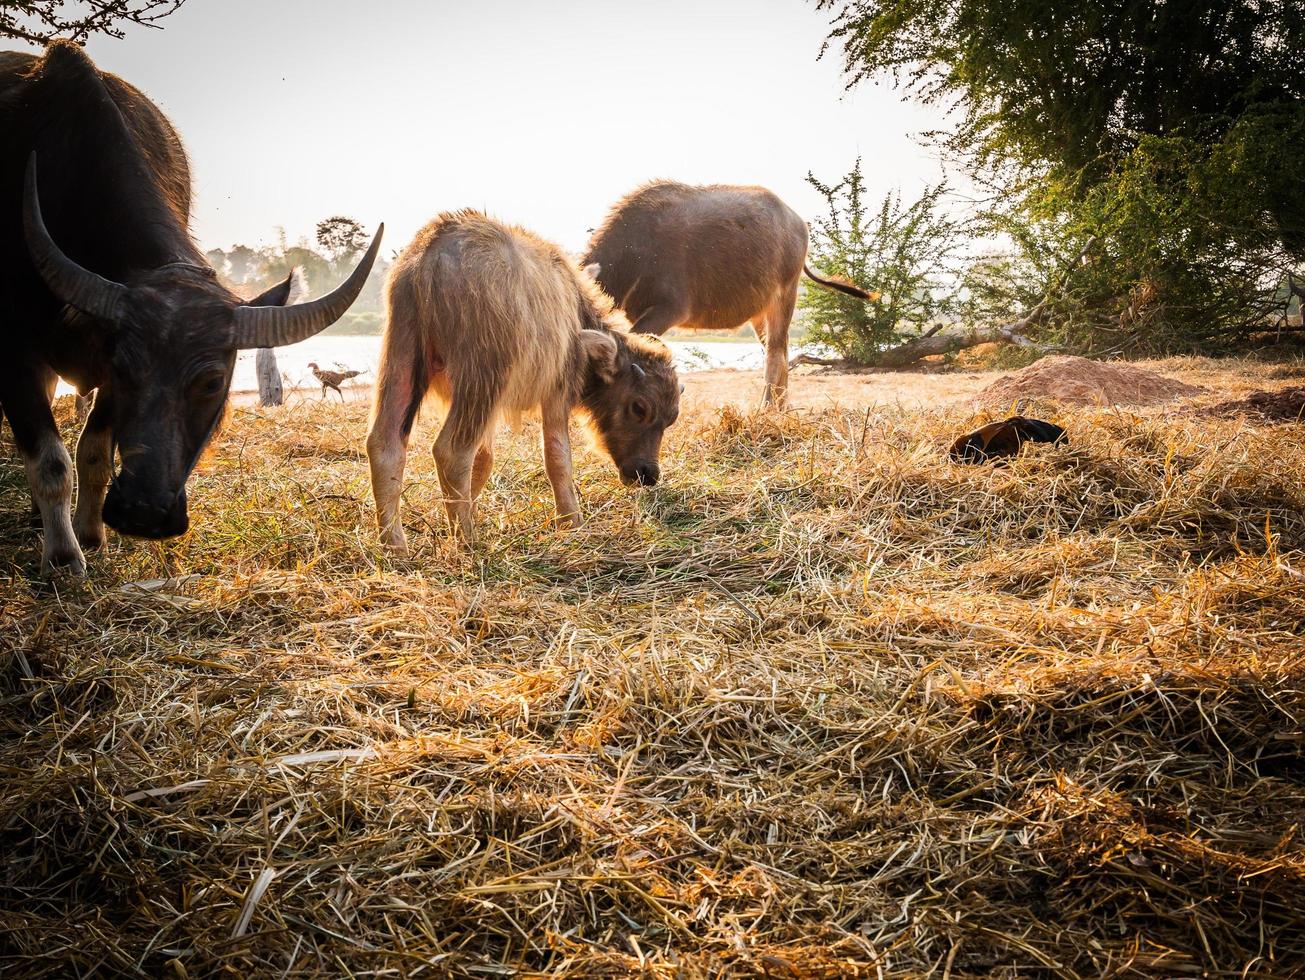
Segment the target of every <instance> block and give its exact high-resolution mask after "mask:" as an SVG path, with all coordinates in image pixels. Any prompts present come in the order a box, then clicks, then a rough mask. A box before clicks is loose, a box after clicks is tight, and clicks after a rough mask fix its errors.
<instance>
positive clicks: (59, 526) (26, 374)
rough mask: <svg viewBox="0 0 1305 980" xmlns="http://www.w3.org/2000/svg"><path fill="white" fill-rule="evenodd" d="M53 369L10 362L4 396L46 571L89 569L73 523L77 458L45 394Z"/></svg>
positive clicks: (0, 380)
mask: <svg viewBox="0 0 1305 980" xmlns="http://www.w3.org/2000/svg"><path fill="white" fill-rule="evenodd" d="M47 373H48V372H44V370H43V369H42V368H40V367H38V366H36V365H33V364H31V363H30V362H28V363H21V364H14V363H11V364H10V365H8V369H7V370H5V371H4V374H3V377H0V402H3V403H4V406H5V414H7V415H8V416H9V426H10V428H11V429H13V433H14V442H15V443H17V445H18V451H19V452H20V453H21V454H22V457H23V463H24V467H25V469H26V471H27V483H28V485H29V486H30V487H31V488H32V498H33V500H34V501H35V503H36V507H37V509H38V510H39V511H40V514H41V527H42V529H43V530H44V532H45V533H44V537H45V541H44V547H43V549H42V554H41V571H42V572H43V573H49V572H51V571H53V570H54V569H56V568H68V569H71V570H72V571H73V572H74V573H76V574H78V575H82V574H85V572H86V560H85V559H84V558H83V557H82V552H81V549H80V548H78V547H77V539H76V538H75V537H74V536H73V529H72V517H71V509H72V460H71V459H70V458H69V457H68V450H67V449H66V448H65V447H64V444H63V440H62V439H60V438H59V429H58V427H57V426H56V425H55V424H54V414H53V413H52V412H51V411H50V401H49V398H48V397H47V394H46V384H45V382H46V380H47V377H46V375H47Z"/></svg>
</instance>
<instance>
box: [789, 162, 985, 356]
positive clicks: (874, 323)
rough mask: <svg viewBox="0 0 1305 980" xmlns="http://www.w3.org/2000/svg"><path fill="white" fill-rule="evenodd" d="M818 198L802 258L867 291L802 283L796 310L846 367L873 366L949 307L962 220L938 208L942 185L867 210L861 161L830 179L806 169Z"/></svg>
mask: <svg viewBox="0 0 1305 980" xmlns="http://www.w3.org/2000/svg"><path fill="white" fill-rule="evenodd" d="M807 182H808V183H809V184H811V186H812V187H814V188H815V189H816V190H817V191H819V192H820V194H821V196H823V197H824V198H825V201H826V204H827V207H828V213H827V214H826V215H825V216H824V217H822V218H818V219H816V220H815V221H813V222H812V224H811V243H810V246H809V255H810V261H811V263H812V264H813V265H814V266H815V267H816V268H817V269H819V270H820V271H821V272H823V273H826V274H830V275H834V276H842V277H846V278H848V279H851V280H852V281H853V282H856V283H861V284H863V285H865V286H866V287H867V288H871V289H874V290H875V291H876V292H878V293H879V294H880V295H879V297H878V298H877V299H873V300H869V301H862V300H860V299H857V298H856V297H852V296H847V295H845V294H843V293H837V292H833V291H830V290H825V289H817V288H807V289H805V290H804V292H803V298H802V309H803V315H804V318H805V319H806V320H807V322H808V323H809V327H808V332H807V339H808V340H809V341H813V342H815V343H818V344H822V345H824V346H827V347H830V348H832V349H833V350H835V351H837V352H838V353H839V354H840V355H841V356H842V357H843V359H844V360H846V361H848V362H850V363H853V364H874V363H877V362H878V361H879V360H880V359H881V357H882V356H883V354H884V352H885V351H888V350H889V349H891V348H893V347H895V346H896V345H898V344H901V343H903V342H905V341H906V340H907V339H909V333H910V332H914V333H916V334H918V333H920V332H921V331H922V330H924V329H925V328H927V327H928V326H930V325H931V324H933V323H935V322H936V321H939V320H946V319H950V318H951V317H952V315H953V314H954V313H955V309H956V282H957V267H956V266H957V260H958V254H959V250H960V247H961V242H962V240H963V238H964V234H965V232H964V227H963V225H962V223H960V222H958V221H956V220H954V219H952V218H951V217H949V216H947V215H946V214H945V213H944V211H943V203H944V202H943V197H944V194H945V193H946V189H945V188H944V187H943V186H942V185H938V186H936V187H926V188H925V190H924V192H923V193H922V194H921V195H920V197H919V198H918V199H917V200H916V201H915V202H914V203H913V204H910V205H907V206H903V204H902V200H901V193H900V192H896V193H890V194H888V195H886V196H885V197H884V199H883V201H882V202H881V203H880V205H879V208H878V209H877V210H876V211H874V212H873V213H871V212H869V211H868V210H867V209H866V207H865V204H864V200H863V198H864V195H865V181H864V179H863V177H862V173H861V160H860V158H858V159H857V161H856V163H855V164H854V165H853V167H852V169H851V170H850V171H849V172H848V173H847V175H846V176H845V177H844V178H843V179H842V180H841V181H839V182H838V183H837V184H825V183H823V182H821V181H820V180H818V179H817V178H816V177H815V176H814V175H812V174H807Z"/></svg>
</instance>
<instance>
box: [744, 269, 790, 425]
mask: <svg viewBox="0 0 1305 980" xmlns="http://www.w3.org/2000/svg"><path fill="white" fill-rule="evenodd" d="M796 305H797V282H796V281H794V282H792V283H790V284H789V285H788V286H786V287H784V288H783V289H782V290H780V292H779V295H778V296H776V297H775V300H774V302H772V303H771V305H770V308H769V309H768V310H767V311H766V317H765V323H766V394H765V396H764V399H763V403H764V404H765V405H767V406H770V407H773V408H781V409H782V408H783V407H784V404H785V402H787V400H788V328H789V324H790V323H792V322H793V308H794V306H796ZM754 329H755V327H754Z"/></svg>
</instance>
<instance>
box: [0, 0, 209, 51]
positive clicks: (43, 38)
mask: <svg viewBox="0 0 1305 980" xmlns="http://www.w3.org/2000/svg"><path fill="white" fill-rule="evenodd" d="M185 2H186V0H82V2H80V3H76V4H72V3H67V2H65V0H0V37H14V38H18V39H19V40H22V41H28V42H30V43H32V44H45V43H47V42H49V41H52V40H54V39H55V38H67V39H68V40H72V41H85V40H86V39H87V38H88V37H90V36H91V35H92V34H104V35H107V36H109V37H119V38H120V37H122V36H123V34H124V28H125V27H126V26H127V25H128V24H139V25H141V26H143V27H156V26H157V22H158V21H160V20H162V19H163V18H164V17H167V16H168V15H169V14H171V13H174V12H175V11H176V10H177V9H178V8H179V7H180V6H181V5H182V4H183V3H185Z"/></svg>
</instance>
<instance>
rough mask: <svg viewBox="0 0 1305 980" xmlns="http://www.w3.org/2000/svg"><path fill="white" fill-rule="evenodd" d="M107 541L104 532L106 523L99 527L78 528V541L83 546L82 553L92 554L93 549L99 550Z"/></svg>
mask: <svg viewBox="0 0 1305 980" xmlns="http://www.w3.org/2000/svg"><path fill="white" fill-rule="evenodd" d="M105 542H106V538H105V534H104V525H103V524H101V525H100V526H99V527H98V528H91V527H86V528H81V527H79V528H77V543H78V544H79V545H81V546H82V554H90V553H91V552H92V551H99V550H100V549H101V548H103V547H104V545H105Z"/></svg>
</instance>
